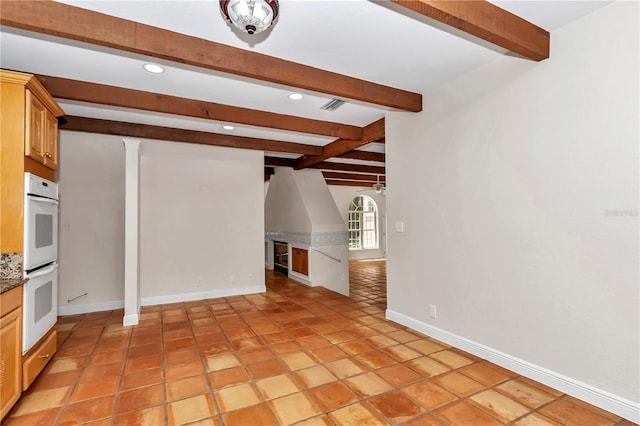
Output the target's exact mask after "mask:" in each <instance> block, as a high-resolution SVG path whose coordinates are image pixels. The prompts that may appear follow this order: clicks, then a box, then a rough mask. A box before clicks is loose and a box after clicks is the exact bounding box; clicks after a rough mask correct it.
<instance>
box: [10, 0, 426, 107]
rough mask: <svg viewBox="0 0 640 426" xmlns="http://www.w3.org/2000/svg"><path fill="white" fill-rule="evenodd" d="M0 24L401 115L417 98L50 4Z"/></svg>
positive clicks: (27, 5) (16, 10)
mask: <svg viewBox="0 0 640 426" xmlns="http://www.w3.org/2000/svg"><path fill="white" fill-rule="evenodd" d="M0 24H2V25H6V26H9V27H13V28H20V29H23V30H27V31H33V32H36V33H40V34H48V35H52V36H56V37H62V38H66V39H71V40H76V41H80V42H83V43H90V44H94V45H98V46H103V47H108V48H112V49H118V50H122V51H126V52H132V53H136V54H141V55H147V56H150V57H154V58H160V59H164V60H168V61H173V62H178V63H182V64H187V65H192V66H196V67H201V68H206V69H210V70H215V71H220V72H224V73H230V74H235V75H239V76H243V77H248V78H253V79H257V80H262V81H267V82H270V83H276V84H281V85H285V86H287V87H291V86H293V87H298V88H301V89H304V90H310V91H314V92H320V93H326V94H330V95H332V96H335V97H338V98H346V99H354V100H357V101H362V102H367V103H371V104H375V105H383V106H386V107H390V108H397V109H400V110H405V111H413V112H417V111H421V110H422V95H420V94H418V93H412V92H408V91H405V90H401V89H396V88H393V87H389V86H384V85H381V84H376V83H372V82H368V81H365V80H360V79H357V78H353V77H349V76H346V75H342V74H338V73H334V72H329V71H325V70H321V69H318V68H314V67H310V66H307V65H302V64H298V63H295V62H291V61H285V60H283V59H279V58H275V57H272V56H267V55H263V54H260V53H257V52H252V51H250V50H245V49H239V48H235V47H231V46H227V45H224V44H220V43H216V42H212V41H209V40H205V39H201V38H197V37H193V36H188V35H185V34H180V33H176V32H173V31H168V30H164V29H161V28H157V27H152V26H150V25H145V24H142V23H139V22H133V21H129V20H127V19H122V18H117V17H114V16H109V15H105V14H103V13H98V12H94V11H91V10H87V9H82V8H79V7H74V6H69V5H66V4H62V3H57V2H53V1H37V2H31V1H8V2H3V3H2V13H0Z"/></svg>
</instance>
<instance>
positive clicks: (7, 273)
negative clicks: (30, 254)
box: [0, 253, 26, 294]
mask: <svg viewBox="0 0 640 426" xmlns="http://www.w3.org/2000/svg"><path fill="white" fill-rule="evenodd" d="M22 259H23V258H22V253H0V294H2V293H4V292H5V291H9V290H11V289H14V288H16V287H18V286H21V285H22V284H24V283H25V281H26V279H24V278H23V271H22Z"/></svg>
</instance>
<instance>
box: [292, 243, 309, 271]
mask: <svg viewBox="0 0 640 426" xmlns="http://www.w3.org/2000/svg"><path fill="white" fill-rule="evenodd" d="M291 269H292V270H293V271H295V272H297V273H299V274H302V275H309V250H305V249H301V248H297V247H292V248H291Z"/></svg>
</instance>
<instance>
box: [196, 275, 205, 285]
mask: <svg viewBox="0 0 640 426" xmlns="http://www.w3.org/2000/svg"><path fill="white" fill-rule="evenodd" d="M202 281H204V280H203V278H202V277H196V287H202Z"/></svg>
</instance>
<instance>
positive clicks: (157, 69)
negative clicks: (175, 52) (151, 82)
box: [144, 64, 164, 74]
mask: <svg viewBox="0 0 640 426" xmlns="http://www.w3.org/2000/svg"><path fill="white" fill-rule="evenodd" d="M144 69H145V70H146V71H148V72H150V73H151V74H162V73H163V72H164V68H162V67H161V66H160V65H158V64H144Z"/></svg>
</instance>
